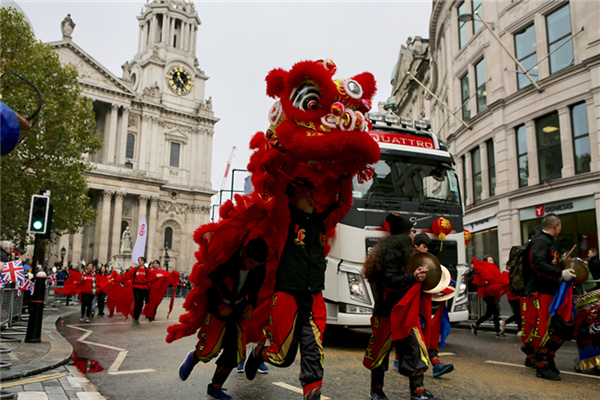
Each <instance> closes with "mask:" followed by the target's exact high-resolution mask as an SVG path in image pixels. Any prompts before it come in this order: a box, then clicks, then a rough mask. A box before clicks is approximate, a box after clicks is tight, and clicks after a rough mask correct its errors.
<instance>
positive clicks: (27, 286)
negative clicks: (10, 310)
mask: <svg viewBox="0 0 600 400" xmlns="http://www.w3.org/2000/svg"><path fill="white" fill-rule="evenodd" d="M34 288H35V285H34V284H33V282H31V281H30V280H29V279H21V280H19V287H18V289H19V291H18V292H17V297H18V296H20V295H21V294H22V293H23V292H24V291H25V290H29V293H31V294H33V289H34Z"/></svg>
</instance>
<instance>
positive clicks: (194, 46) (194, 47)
mask: <svg viewBox="0 0 600 400" xmlns="http://www.w3.org/2000/svg"><path fill="white" fill-rule="evenodd" d="M197 37H198V27H196V26H194V27H192V54H196V39H197Z"/></svg>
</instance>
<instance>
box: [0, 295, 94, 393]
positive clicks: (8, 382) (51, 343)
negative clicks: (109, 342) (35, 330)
mask: <svg viewBox="0 0 600 400" xmlns="http://www.w3.org/2000/svg"><path fill="white" fill-rule="evenodd" d="M77 311H78V309H77V306H59V307H58V308H50V307H48V308H45V309H44V316H43V322H42V333H41V342H39V343H26V342H25V341H24V338H25V334H24V332H23V335H17V336H13V335H11V336H12V337H15V338H20V339H21V341H8V340H2V341H1V347H3V348H7V349H10V350H11V351H10V352H8V353H2V354H1V358H0V359H1V360H2V361H4V362H8V363H10V364H11V366H10V367H9V368H2V369H0V388H1V389H2V394H1V396H0V398H2V399H10V398H14V399H19V400H42V399H52V400H63V399H64V400H69V399H78V400H92V399H103V398H104V397H102V395H100V393H99V392H98V390H97V389H96V387H95V386H94V385H93V384H92V383H91V382H90V381H89V380H88V379H87V378H86V377H85V376H84V375H83V374H81V373H80V372H79V371H78V370H77V368H76V367H75V366H68V365H66V364H68V363H69V362H70V361H71V358H72V356H73V347H72V346H71V344H70V343H69V342H68V341H67V340H66V339H65V338H64V337H63V336H62V335H61V334H60V333H59V332H58V331H57V328H56V323H57V321H59V320H60V319H61V317H62V316H63V315H65V316H66V315H69V314H72V313H74V312H77ZM23 327H24V328H26V327H27V325H23ZM9 331H10V330H2V333H3V334H5V333H7V332H9ZM11 395H12V396H11Z"/></svg>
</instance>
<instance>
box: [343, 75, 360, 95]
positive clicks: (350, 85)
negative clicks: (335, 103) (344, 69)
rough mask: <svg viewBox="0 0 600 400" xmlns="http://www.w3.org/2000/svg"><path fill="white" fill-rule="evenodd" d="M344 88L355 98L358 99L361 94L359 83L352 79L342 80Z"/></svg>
mask: <svg viewBox="0 0 600 400" xmlns="http://www.w3.org/2000/svg"><path fill="white" fill-rule="evenodd" d="M344 89H345V90H346V93H347V94H348V96H350V97H352V98H355V99H360V98H361V97H362V95H363V90H362V87H361V86H360V84H359V83H358V82H356V81H354V80H352V79H349V80H347V81H344Z"/></svg>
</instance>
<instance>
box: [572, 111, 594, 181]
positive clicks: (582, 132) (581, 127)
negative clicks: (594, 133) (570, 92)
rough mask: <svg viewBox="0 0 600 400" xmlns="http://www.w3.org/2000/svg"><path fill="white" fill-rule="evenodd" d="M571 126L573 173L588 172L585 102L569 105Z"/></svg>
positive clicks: (589, 156)
mask: <svg viewBox="0 0 600 400" xmlns="http://www.w3.org/2000/svg"><path fill="white" fill-rule="evenodd" d="M571 127H572V129H573V150H574V152H575V173H576V174H581V173H583V172H590V163H591V161H592V156H591V154H590V130H589V128H588V120H587V109H586V104H585V102H583V103H579V104H576V105H574V106H572V107H571Z"/></svg>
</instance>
